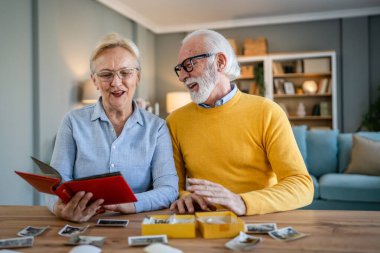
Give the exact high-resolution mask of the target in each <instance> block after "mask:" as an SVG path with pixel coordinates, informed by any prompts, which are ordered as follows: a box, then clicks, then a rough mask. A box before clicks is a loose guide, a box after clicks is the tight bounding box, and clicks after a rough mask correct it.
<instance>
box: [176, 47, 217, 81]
mask: <svg viewBox="0 0 380 253" xmlns="http://www.w3.org/2000/svg"><path fill="white" fill-rule="evenodd" d="M212 55H214V53H207V54H200V55H196V56H192V57H189V58H186V59H185V60H183V62H182V63H180V64H178V65H177V66H175V67H174V71H175V73H176V74H177V76H178V77H179V72H180V71H181V69H183V70H185V71H186V72H187V73H190V72H191V71H193V70H194V62H193V60H196V59H203V58H207V57H210V56H212Z"/></svg>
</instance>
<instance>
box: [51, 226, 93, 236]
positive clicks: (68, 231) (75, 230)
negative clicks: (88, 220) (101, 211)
mask: <svg viewBox="0 0 380 253" xmlns="http://www.w3.org/2000/svg"><path fill="white" fill-rule="evenodd" d="M87 228H88V226H85V227H74V226H70V225H68V224H67V225H66V226H64V227H63V228H62V229H61V230H60V231H59V232H58V234H59V235H61V236H66V237H70V236H72V235H75V234H80V233H83V232H84V231H86V229H87Z"/></svg>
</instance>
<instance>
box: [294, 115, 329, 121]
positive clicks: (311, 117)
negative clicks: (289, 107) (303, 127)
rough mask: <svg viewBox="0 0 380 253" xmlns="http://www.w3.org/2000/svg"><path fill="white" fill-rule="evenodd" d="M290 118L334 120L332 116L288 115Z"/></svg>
mask: <svg viewBox="0 0 380 253" xmlns="http://www.w3.org/2000/svg"><path fill="white" fill-rule="evenodd" d="M288 118H289V120H332V116H304V117H300V116H288Z"/></svg>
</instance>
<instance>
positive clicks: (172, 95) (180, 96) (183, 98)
mask: <svg viewBox="0 0 380 253" xmlns="http://www.w3.org/2000/svg"><path fill="white" fill-rule="evenodd" d="M190 102H191V98H190V93H189V92H187V91H175V92H169V93H167V94H166V111H167V112H168V113H171V112H172V111H174V110H176V109H178V108H180V107H182V106H184V105H186V104H188V103H190Z"/></svg>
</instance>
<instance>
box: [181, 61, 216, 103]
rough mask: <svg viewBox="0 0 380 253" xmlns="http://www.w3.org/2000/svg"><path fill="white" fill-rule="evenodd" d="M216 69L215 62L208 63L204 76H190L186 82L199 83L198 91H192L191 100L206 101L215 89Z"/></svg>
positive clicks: (196, 101)
mask: <svg viewBox="0 0 380 253" xmlns="http://www.w3.org/2000/svg"><path fill="white" fill-rule="evenodd" d="M216 74H217V72H216V70H215V69H214V68H213V64H212V63H210V64H207V66H206V69H205V72H204V74H203V75H202V76H200V77H197V78H194V77H192V78H189V79H187V80H186V82H185V84H186V85H187V84H190V83H198V91H190V97H191V100H192V101H193V102H194V103H196V104H201V103H204V102H205V101H206V100H207V99H208V98H209V97H210V94H211V92H212V91H213V90H214V87H215V83H216Z"/></svg>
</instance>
